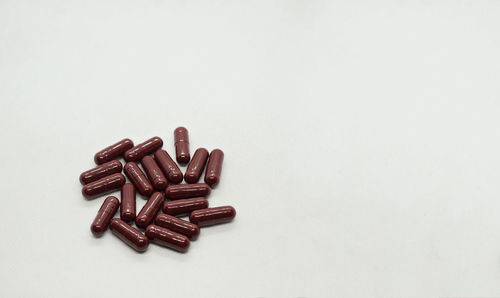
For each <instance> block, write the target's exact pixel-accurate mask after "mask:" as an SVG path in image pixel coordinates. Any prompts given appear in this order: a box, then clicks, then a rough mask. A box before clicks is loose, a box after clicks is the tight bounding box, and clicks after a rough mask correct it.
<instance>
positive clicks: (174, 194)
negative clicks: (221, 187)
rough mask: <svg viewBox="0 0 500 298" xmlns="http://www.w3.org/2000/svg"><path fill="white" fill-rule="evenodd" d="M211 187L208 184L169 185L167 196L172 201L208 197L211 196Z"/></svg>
mask: <svg viewBox="0 0 500 298" xmlns="http://www.w3.org/2000/svg"><path fill="white" fill-rule="evenodd" d="M210 191H211V189H210V186H208V184H206V183H195V184H177V185H169V186H167V189H166V191H165V196H166V197H167V198H168V199H171V200H177V199H186V198H195V197H206V196H208V195H209V194H210Z"/></svg>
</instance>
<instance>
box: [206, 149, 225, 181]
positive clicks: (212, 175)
mask: <svg viewBox="0 0 500 298" xmlns="http://www.w3.org/2000/svg"><path fill="white" fill-rule="evenodd" d="M223 160H224V152H222V150H220V149H215V150H213V151H212V152H211V153H210V158H209V159H208V164H207V170H206V171H205V183H206V184H208V185H210V187H212V188H213V187H215V186H217V184H219V181H220V173H221V171H222V161H223Z"/></svg>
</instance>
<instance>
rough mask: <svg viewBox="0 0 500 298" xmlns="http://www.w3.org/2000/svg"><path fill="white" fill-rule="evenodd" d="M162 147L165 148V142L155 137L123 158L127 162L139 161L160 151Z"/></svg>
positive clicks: (128, 152)
mask: <svg viewBox="0 0 500 298" xmlns="http://www.w3.org/2000/svg"><path fill="white" fill-rule="evenodd" d="M161 146H163V141H162V140H161V139H160V138H159V137H153V138H151V139H149V140H147V141H146V142H144V143H140V144H139V145H136V146H134V147H132V148H130V149H128V150H127V151H125V154H124V156H123V158H125V161H139V160H141V159H142V158H143V157H144V156H146V155H148V154H152V153H153V152H155V151H156V150H158V149H160V148H161Z"/></svg>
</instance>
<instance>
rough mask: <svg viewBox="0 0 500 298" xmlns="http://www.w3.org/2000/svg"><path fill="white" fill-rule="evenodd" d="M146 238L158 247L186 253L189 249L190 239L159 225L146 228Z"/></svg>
mask: <svg viewBox="0 0 500 298" xmlns="http://www.w3.org/2000/svg"><path fill="white" fill-rule="evenodd" d="M146 236H147V237H148V238H149V239H150V240H151V241H152V242H154V243H156V244H158V245H161V246H165V247H168V248H171V249H173V250H176V251H179V252H186V251H187V250H188V248H189V239H188V238H187V237H186V236H184V235H181V234H179V233H176V232H174V231H171V230H169V229H166V228H163V227H160V226H157V225H149V226H148V227H147V228H146Z"/></svg>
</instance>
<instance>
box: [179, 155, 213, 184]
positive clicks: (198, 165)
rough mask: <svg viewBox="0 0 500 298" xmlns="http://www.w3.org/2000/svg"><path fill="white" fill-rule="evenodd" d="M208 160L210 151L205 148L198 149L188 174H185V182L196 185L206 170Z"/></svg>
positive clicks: (188, 168)
mask: <svg viewBox="0 0 500 298" xmlns="http://www.w3.org/2000/svg"><path fill="white" fill-rule="evenodd" d="M207 159H208V151H207V149H205V148H198V149H196V151H195V152H194V155H193V159H191V162H190V163H189V165H188V167H187V169H186V173H185V174H184V180H186V182H187V183H196V182H198V180H200V177H201V173H203V170H204V169H205V164H206V163H207Z"/></svg>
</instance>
